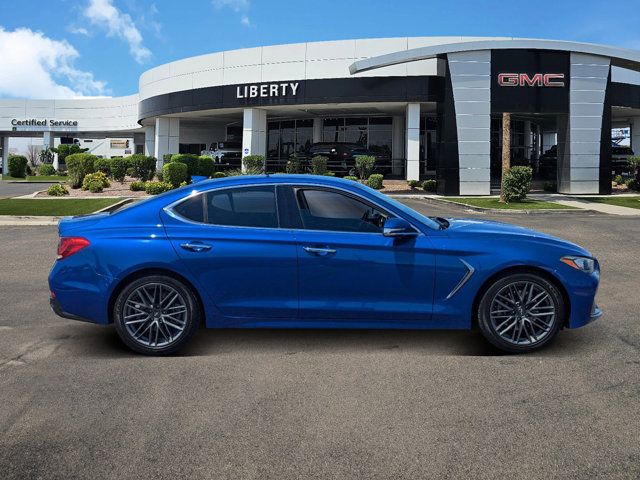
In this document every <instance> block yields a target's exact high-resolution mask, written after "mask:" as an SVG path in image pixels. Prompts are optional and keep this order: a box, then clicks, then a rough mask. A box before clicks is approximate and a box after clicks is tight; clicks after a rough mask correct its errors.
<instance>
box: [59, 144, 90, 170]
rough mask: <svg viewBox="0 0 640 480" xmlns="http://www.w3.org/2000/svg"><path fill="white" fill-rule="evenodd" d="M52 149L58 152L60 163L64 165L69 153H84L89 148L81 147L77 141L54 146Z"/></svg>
mask: <svg viewBox="0 0 640 480" xmlns="http://www.w3.org/2000/svg"><path fill="white" fill-rule="evenodd" d="M51 150H52V151H53V152H55V153H57V154H58V164H59V165H64V164H65V163H66V161H65V159H66V158H67V157H68V156H69V155H73V154H74V153H84V152H87V151H88V150H89V149H88V148H80V146H79V145H76V144H75V143H66V144H64V145H58V147H57V148H52V149H51Z"/></svg>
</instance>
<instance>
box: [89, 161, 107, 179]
mask: <svg viewBox="0 0 640 480" xmlns="http://www.w3.org/2000/svg"><path fill="white" fill-rule="evenodd" d="M93 169H94V170H95V171H96V172H102V173H104V174H105V175H106V176H107V177H109V176H111V160H110V159H108V158H96V160H95V162H93Z"/></svg>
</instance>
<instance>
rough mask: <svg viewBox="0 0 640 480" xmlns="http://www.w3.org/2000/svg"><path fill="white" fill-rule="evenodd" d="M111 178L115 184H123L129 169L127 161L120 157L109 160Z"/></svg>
mask: <svg viewBox="0 0 640 480" xmlns="http://www.w3.org/2000/svg"><path fill="white" fill-rule="evenodd" d="M110 168H111V177H112V178H113V179H114V180H115V181H116V182H120V183H122V182H124V177H125V175H126V174H127V168H129V160H127V159H126V158H122V157H113V158H112V159H111V166H110Z"/></svg>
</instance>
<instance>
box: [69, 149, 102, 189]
mask: <svg viewBox="0 0 640 480" xmlns="http://www.w3.org/2000/svg"><path fill="white" fill-rule="evenodd" d="M65 160H66V163H67V172H68V173H69V185H71V188H80V187H81V186H82V182H83V181H84V177H85V176H86V175H87V174H89V173H93V172H94V167H93V164H94V162H95V161H96V160H97V157H96V156H95V155H91V154H90V153H73V154H71V155H69V156H68V157H67V158H66V159H65Z"/></svg>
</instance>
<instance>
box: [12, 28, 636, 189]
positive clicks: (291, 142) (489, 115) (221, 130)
mask: <svg viewBox="0 0 640 480" xmlns="http://www.w3.org/2000/svg"><path fill="white" fill-rule="evenodd" d="M638 72H640V52H638V51H634V50H626V49H621V48H616V47H609V46H602V45H593V44H588V43H577V42H566V41H555V40H533V39H517V38H477V37H473V38H472V37H410V38H387V39H364V40H340V41H331V42H312V43H298V44H290V45H276V46H268V47H257V48H247V49H241V50H232V51H226V52H217V53H211V54H207V55H202V56H198V57H193V58H187V59H184V60H179V61H176V62H172V63H168V64H165V65H161V66H158V67H155V68H153V69H151V70H148V71H146V72H145V73H143V74H142V75H141V77H140V80H139V91H138V93H136V94H134V95H129V96H125V97H119V98H96V99H65V100H47V99H43V100H31V99H2V100H0V138H1V142H0V146H1V147H2V149H1V150H2V152H1V153H2V156H3V157H5V156H6V155H7V153H8V151H9V139H10V138H12V137H42V138H43V143H44V145H45V146H53V145H57V144H59V143H65V142H72V141H75V142H76V143H77V142H80V143H81V144H82V145H83V146H89V145H88V143H87V142H96V141H109V139H111V140H115V142H111V147H113V146H114V145H115V146H116V148H115V149H114V148H110V149H106V150H105V153H104V154H103V155H104V156H114V155H116V154H118V155H122V154H128V153H145V154H147V155H153V156H155V157H156V158H158V159H159V163H162V159H163V158H164V157H165V155H167V154H172V153H200V151H201V150H206V149H207V148H208V147H209V145H210V144H211V143H213V142H219V141H225V140H227V141H237V142H241V144H242V154H243V155H249V154H259V155H264V156H265V157H266V158H267V167H268V169H269V170H270V171H279V170H282V169H283V168H284V165H285V164H286V161H287V160H288V159H289V158H290V156H291V155H292V154H294V153H299V154H302V153H304V152H305V151H306V150H308V149H309V147H310V146H311V145H312V144H314V143H319V142H348V143H353V144H359V145H360V146H362V147H363V148H364V149H367V150H369V151H371V152H374V153H375V154H376V156H378V158H379V160H378V168H379V170H380V171H381V172H382V173H384V174H385V177H386V178H397V179H427V178H435V179H437V182H438V191H439V193H442V194H447V195H488V194H490V193H491V192H492V189H493V190H495V188H496V187H498V186H499V184H500V175H501V157H500V155H501V153H500V152H501V141H502V138H501V132H502V123H501V122H502V114H503V112H510V113H511V146H512V147H511V150H512V164H514V165H530V166H531V167H532V168H533V169H534V175H535V176H536V178H539V179H540V180H542V179H545V180H548V181H551V182H552V183H555V184H556V185H557V189H558V191H559V192H561V193H570V194H606V193H610V191H611V173H612V172H611V171H612V163H611V162H612V135H611V132H612V129H613V128H616V129H621V130H622V131H627V132H629V135H628V136H629V137H630V146H631V149H635V150H636V151H638V153H640V73H638ZM613 140H615V139H613ZM118 147H121V148H122V150H118ZM3 163H4V166H5V168H6V163H7V162H3ZM5 173H6V172H5Z"/></svg>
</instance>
